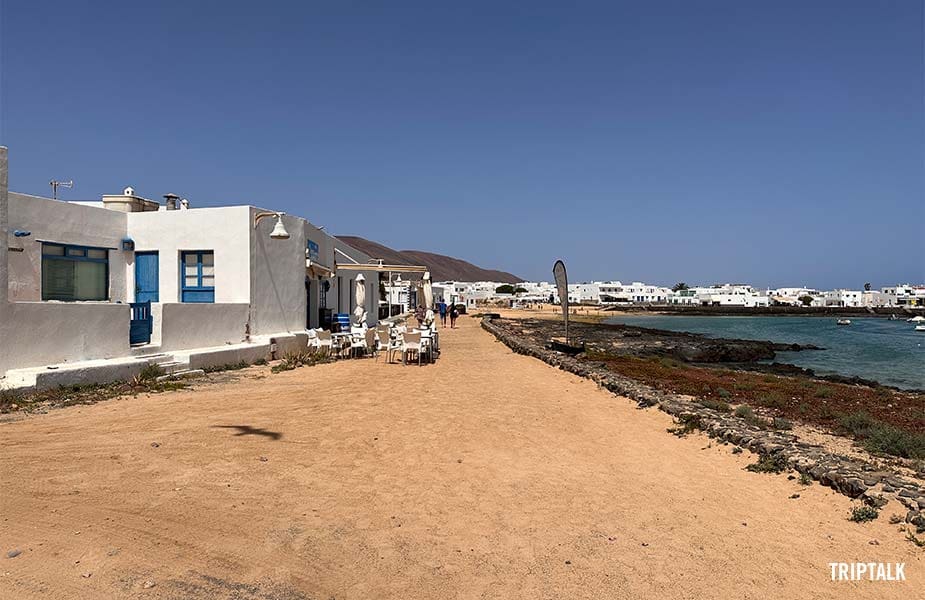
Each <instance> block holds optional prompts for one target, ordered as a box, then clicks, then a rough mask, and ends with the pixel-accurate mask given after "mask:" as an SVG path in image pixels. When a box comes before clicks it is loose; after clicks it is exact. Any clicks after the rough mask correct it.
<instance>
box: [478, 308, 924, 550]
mask: <svg viewBox="0 0 925 600" xmlns="http://www.w3.org/2000/svg"><path fill="white" fill-rule="evenodd" d="M524 325H526V326H527V327H529V326H531V325H533V322H527V323H521V325H520V327H521V329H519V330H514V329H511V328H508V327H507V326H506V322H505V321H502V320H499V319H492V318H485V319H483V320H482V327H483V328H484V329H485V330H486V331H488V332H489V333H491V334H492V335H494V336H495V337H496V338H498V339H499V340H500V341H501V342H503V343H504V344H505V345H507V346H508V347H509V348H511V349H512V350H513V351H515V352H517V353H519V354H524V355H527V356H532V357H534V358H538V359H539V360H542V361H544V362H546V363H547V364H549V365H551V366H554V367H557V368H560V369H562V370H565V371H568V372H570V373H574V374H576V375H579V376H581V377H585V378H588V379H591V380H592V381H594V382H596V383H597V384H598V385H600V386H601V387H603V388H605V389H607V390H609V391H611V392H613V393H614V394H617V395H620V396H624V397H627V398H630V399H631V400H634V401H636V402H637V403H638V404H639V406H641V407H657V408H659V409H660V410H662V411H664V412H666V413H668V414H670V415H672V416H673V417H675V418H676V419H678V421H679V422H680V423H682V424H685V425H686V426H690V427H691V428H695V429H698V430H701V431H703V432H704V433H706V434H707V435H709V436H710V437H713V438H715V439H718V440H720V441H722V442H725V443H730V444H734V445H736V446H738V447H741V448H744V449H747V450H750V451H752V452H755V453H757V454H759V455H760V456H761V457H762V459H765V460H770V461H772V462H775V463H776V464H780V465H782V466H785V467H786V468H792V469H794V470H796V471H797V472H799V473H801V474H803V475H804V476H806V477H811V478H812V479H814V480H817V481H819V483H821V484H822V485H825V486H828V487H831V488H833V489H835V490H837V491H838V492H840V493H842V494H844V495H846V496H848V497H850V498H857V499H859V500H861V501H863V502H864V503H865V504H867V505H869V506H872V507H874V508H878V509H879V508H881V507H883V506H884V505H886V504H887V502H888V501H889V500H895V501H897V502H899V503H900V504H902V505H903V506H904V507H905V508H906V510H907V513H906V515H905V517H904V518H905V521H906V522H907V523H909V524H910V525H911V526H914V527H915V528H917V530H918V531H919V532H922V531H925V487H923V485H922V483H921V482H920V481H918V480H913V479H910V478H908V477H904V476H902V475H900V474H899V473H898V472H896V471H893V470H886V469H884V468H883V467H879V466H877V465H874V464H873V463H871V462H867V461H863V460H857V459H851V458H847V457H844V456H840V455H836V454H833V453H830V452H827V451H826V450H824V449H823V448H822V447H820V446H818V445H815V444H811V443H808V442H806V441H803V440H800V439H799V438H798V437H797V436H796V435H794V434H792V433H788V432H783V431H773V430H767V429H764V428H761V427H758V426H756V425H754V424H753V423H750V422H749V421H748V420H747V419H745V418H742V417H739V416H736V415H735V414H734V413H731V412H725V411H720V410H715V409H712V408H708V407H707V406H704V405H703V404H702V403H701V402H700V400H698V399H697V398H694V397H691V396H685V395H681V394H675V393H671V392H667V391H663V390H659V389H656V388H653V387H651V386H648V385H645V384H642V383H640V382H638V381H635V380H633V379H630V378H627V377H624V376H621V375H619V374H616V373H614V372H613V371H611V370H609V369H607V368H606V367H605V366H602V365H600V364H597V363H595V362H594V361H583V360H581V359H578V358H574V357H570V356H567V355H565V354H562V353H560V352H554V351H552V350H548V349H546V348H544V347H543V345H542V344H540V343H537V341H536V339H535V338H534V337H532V336H530V335H524V332H523V326H524ZM611 327H613V326H611ZM637 329H638V328H637ZM528 331H529V330H528ZM666 333H671V334H672V335H671V336H668V337H670V338H673V339H678V336H677V335H676V334H674V332H666ZM690 335H691V334H682V335H681V338H682V339H683V338H684V336H690ZM633 337H634V336H630V339H633ZM661 341H662V342H664V341H665V340H661ZM685 341H686V342H690V341H691V340H689V339H688V340H685ZM710 341H715V340H710ZM693 346H694V347H696V346H697V344H696V343H695V344H694V345H693ZM681 347H691V345H690V344H682V345H681ZM668 348H672V347H671V346H670V344H668ZM673 351H674V350H673V349H672V350H670V352H673Z"/></svg>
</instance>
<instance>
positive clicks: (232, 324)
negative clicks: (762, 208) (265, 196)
mask: <svg viewBox="0 0 925 600" xmlns="http://www.w3.org/2000/svg"><path fill="white" fill-rule="evenodd" d="M4 150H5V149H4ZM4 154H5V153H4ZM3 158H4V159H5V156H4V157H3ZM3 163H4V164H3V166H4V167H5V160H3ZM3 178H4V180H5V178H6V170H5V169H4V170H3ZM3 192H4V194H3V195H4V196H5V197H4V198H2V200H6V201H3V202H0V206H2V211H0V218H2V231H3V238H7V239H8V240H9V242H8V243H7V244H0V245H2V246H3V252H2V254H0V266H2V271H0V290H2V293H3V295H2V296H0V377H3V378H4V379H0V386H3V387H14V386H31V385H38V386H47V385H56V384H58V383H73V382H75V381H78V382H89V381H102V380H105V379H107V378H108V379H115V378H118V377H123V376H129V375H131V374H132V373H133V372H137V371H138V370H140V368H141V367H143V366H144V365H145V364H147V362H151V361H152V360H154V358H152V357H160V358H158V359H157V360H156V361H155V362H163V360H164V359H163V357H165V356H166V357H167V359H175V360H174V362H177V363H178V364H180V363H182V364H183V366H185V367H189V368H201V367H203V366H210V365H213V364H225V363H230V362H237V361H239V360H246V361H249V362H252V361H253V360H256V359H258V358H264V357H266V355H267V351H268V349H269V348H271V346H270V344H271V342H272V343H273V344H275V345H274V346H272V347H273V348H275V349H276V350H277V351H278V352H280V353H281V352H283V351H284V350H286V349H295V348H299V347H304V342H305V338H306V335H305V332H306V329H307V328H308V327H316V326H318V325H319V324H320V320H321V316H322V315H323V312H322V311H321V309H322V308H323V307H324V306H325V305H326V303H327V301H328V300H329V299H330V298H331V297H332V294H333V295H334V296H335V297H337V308H338V310H344V311H345V312H350V307H352V302H353V297H352V296H351V297H350V298H349V300H348V299H347V298H346V297H345V296H346V294H345V290H346V289H350V291H351V292H352V291H353V290H354V288H353V286H354V285H355V282H353V283H350V284H347V283H346V282H345V281H343V280H341V279H335V280H333V281H332V276H334V275H335V268H336V267H335V254H334V249H335V240H334V238H333V237H332V236H331V235H329V234H327V233H325V232H324V231H322V230H320V229H318V228H317V227H315V226H314V225H312V224H311V223H309V222H308V221H306V220H305V219H302V218H299V217H294V216H289V215H281V214H278V213H275V212H272V211H264V210H262V209H259V208H256V207H253V206H226V207H209V208H186V206H188V204H185V203H177V202H175V201H174V202H171V201H170V200H168V206H170V208H169V209H168V206H165V205H160V204H159V203H158V202H155V201H151V200H147V199H145V198H141V197H139V196H137V195H135V193H134V191H133V190H131V189H130V188H129V189H126V191H125V193H123V194H120V195H114V196H105V197H104V198H103V202H101V203H74V202H63V201H58V200H52V199H48V198H42V197H37V196H29V195H25V194H17V193H8V197H6V196H7V190H6V188H5V186H4V188H3ZM281 229H284V230H285V233H286V234H287V235H286V236H282V235H280V234H281V233H282V232H281V231H280V230H281ZM271 232H272V235H271ZM7 233H9V235H7ZM353 252H354V253H355V252H357V251H356V250H355V249H354V250H353ZM356 274H357V271H353V272H352V273H350V275H351V281H352V280H353V279H354V278H355V276H356ZM366 285H368V286H370V288H371V289H368V290H367V299H368V302H369V303H370V306H369V308H368V313H369V316H370V322H371V323H374V322H375V318H376V317H377V316H378V310H377V305H376V302H377V301H378V291H377V290H376V286H377V285H378V279H377V277H376V276H367V280H366ZM149 303H150V304H149ZM87 361H95V362H92V363H87ZM48 365H58V366H57V367H56V368H54V369H46V367H47V366H48ZM71 365H73V368H72V367H71ZM78 365H82V366H81V370H79V371H73V369H75V368H77V366H78ZM86 365H90V366H92V367H106V368H102V369H95V370H94V369H89V368H84V366H86ZM69 377H70V379H69Z"/></svg>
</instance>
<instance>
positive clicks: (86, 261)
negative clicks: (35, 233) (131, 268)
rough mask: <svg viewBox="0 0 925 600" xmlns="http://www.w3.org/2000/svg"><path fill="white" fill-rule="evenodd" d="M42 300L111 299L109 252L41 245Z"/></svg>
mask: <svg viewBox="0 0 925 600" xmlns="http://www.w3.org/2000/svg"><path fill="white" fill-rule="evenodd" d="M42 300H64V301H69V302H74V301H78V300H104V301H105V300H109V250H108V249H106V248H94V247H91V246H74V245H69V244H55V243H50V242H42Z"/></svg>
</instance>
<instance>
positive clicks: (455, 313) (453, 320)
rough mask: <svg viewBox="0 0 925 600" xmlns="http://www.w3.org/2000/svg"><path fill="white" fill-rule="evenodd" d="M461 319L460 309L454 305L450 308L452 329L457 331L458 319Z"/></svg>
mask: <svg viewBox="0 0 925 600" xmlns="http://www.w3.org/2000/svg"><path fill="white" fill-rule="evenodd" d="M457 318H459V307H457V306H456V304H455V303H453V305H452V306H450V329H456V319H457Z"/></svg>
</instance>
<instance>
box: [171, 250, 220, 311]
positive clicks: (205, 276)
mask: <svg viewBox="0 0 925 600" xmlns="http://www.w3.org/2000/svg"><path fill="white" fill-rule="evenodd" d="M180 300H181V301H182V302H215V252H214V251H212V250H190V251H186V252H181V253H180Z"/></svg>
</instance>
